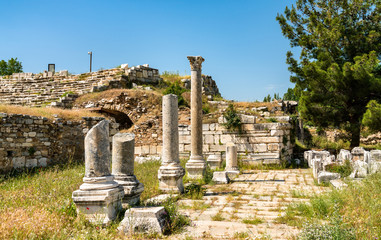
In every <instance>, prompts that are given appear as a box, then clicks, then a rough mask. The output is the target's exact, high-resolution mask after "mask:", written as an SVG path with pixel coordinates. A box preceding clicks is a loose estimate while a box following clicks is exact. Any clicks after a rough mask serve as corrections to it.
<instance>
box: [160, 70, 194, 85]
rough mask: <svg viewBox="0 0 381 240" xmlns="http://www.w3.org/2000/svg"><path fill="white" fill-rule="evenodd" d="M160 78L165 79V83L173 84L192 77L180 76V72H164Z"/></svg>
mask: <svg viewBox="0 0 381 240" xmlns="http://www.w3.org/2000/svg"><path fill="white" fill-rule="evenodd" d="M160 77H161V78H163V80H164V81H167V82H171V83H174V82H180V81H181V79H190V78H191V76H189V75H184V76H181V75H180V74H179V72H171V71H164V72H162V73H161V74H160Z"/></svg>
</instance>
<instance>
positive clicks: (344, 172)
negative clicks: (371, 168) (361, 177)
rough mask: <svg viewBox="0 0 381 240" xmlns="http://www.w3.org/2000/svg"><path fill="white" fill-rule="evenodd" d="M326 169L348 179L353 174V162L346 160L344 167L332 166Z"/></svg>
mask: <svg viewBox="0 0 381 240" xmlns="http://www.w3.org/2000/svg"><path fill="white" fill-rule="evenodd" d="M325 169H326V170H327V171H329V172H336V173H340V176H341V177H342V178H344V177H348V176H349V175H350V174H351V173H352V172H353V168H352V165H351V162H350V161H349V160H348V159H347V160H345V162H344V165H337V164H330V165H327V166H326V167H325Z"/></svg>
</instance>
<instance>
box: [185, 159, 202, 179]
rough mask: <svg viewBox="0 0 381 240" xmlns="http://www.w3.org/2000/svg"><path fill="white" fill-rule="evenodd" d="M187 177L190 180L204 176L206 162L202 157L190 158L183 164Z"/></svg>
mask: <svg viewBox="0 0 381 240" xmlns="http://www.w3.org/2000/svg"><path fill="white" fill-rule="evenodd" d="M185 169H186V170H187V172H188V177H189V178H191V179H200V178H203V177H204V175H205V169H206V162H205V160H204V159H203V157H202V156H191V157H190V159H189V161H188V162H187V163H186V164H185Z"/></svg>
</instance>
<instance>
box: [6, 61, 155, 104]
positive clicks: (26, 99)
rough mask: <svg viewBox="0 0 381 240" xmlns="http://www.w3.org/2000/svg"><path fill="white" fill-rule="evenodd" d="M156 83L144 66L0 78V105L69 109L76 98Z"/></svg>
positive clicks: (151, 71)
mask: <svg viewBox="0 0 381 240" xmlns="http://www.w3.org/2000/svg"><path fill="white" fill-rule="evenodd" d="M160 79H161V78H160V76H159V70H157V69H154V68H150V67H148V65H143V66H141V65H139V66H137V67H131V68H125V69H124V68H113V69H107V70H100V71H97V72H91V73H83V74H78V75H69V74H68V72H67V71H61V72H57V73H53V72H44V73H39V74H33V73H14V74H13V75H11V76H3V77H0V104H14V105H27V106H37V107H40V106H45V105H53V106H58V107H71V104H72V102H73V101H74V100H75V97H76V95H82V94H86V93H89V92H96V91H103V90H107V89H109V88H124V87H127V84H128V83H151V84H157V83H158V82H159V81H160ZM68 93H74V94H72V95H68Z"/></svg>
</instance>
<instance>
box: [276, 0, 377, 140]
mask: <svg viewBox="0 0 381 240" xmlns="http://www.w3.org/2000/svg"><path fill="white" fill-rule="evenodd" d="M276 19H277V21H278V22H279V24H280V26H281V29H282V33H283V35H284V36H285V37H286V38H288V39H289V40H290V43H291V47H299V48H300V50H301V51H300V57H299V60H296V59H295V58H294V57H293V54H292V53H291V52H290V51H289V52H288V53H287V63H288V65H289V70H290V72H291V73H292V75H291V77H290V80H291V82H293V83H295V87H296V89H297V90H298V91H300V92H301V97H300V101H299V111H300V114H301V116H302V117H303V118H304V119H306V120H309V121H311V122H312V123H313V124H315V125H316V126H318V127H321V128H327V127H330V126H335V127H341V128H344V129H345V130H347V131H348V133H350V135H351V146H352V147H353V146H358V145H359V143H360V130H361V121H362V118H363V115H364V113H365V110H366V105H367V104H368V102H369V101H370V100H372V99H381V79H380V75H379V71H377V68H378V67H379V66H378V64H379V59H378V58H379V57H380V55H381V1H380V0H297V2H296V6H292V7H291V9H289V8H288V7H286V9H285V11H284V15H282V14H278V16H277V17H276Z"/></svg>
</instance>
